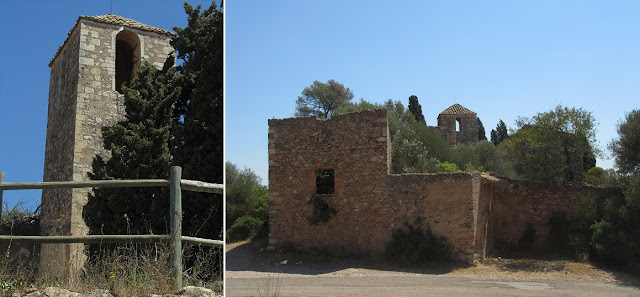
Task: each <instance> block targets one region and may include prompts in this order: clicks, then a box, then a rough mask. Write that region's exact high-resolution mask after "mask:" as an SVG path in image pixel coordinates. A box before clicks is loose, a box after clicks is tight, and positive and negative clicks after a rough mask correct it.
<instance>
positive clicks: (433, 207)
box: [269, 105, 610, 261]
mask: <svg viewBox="0 0 640 297" xmlns="http://www.w3.org/2000/svg"><path fill="white" fill-rule="evenodd" d="M453 108H455V105H454V106H453ZM448 111H451V110H450V109H447V110H445V112H443V114H441V115H440V121H439V122H440V125H443V126H444V127H448V128H450V127H451V125H452V124H451V121H453V120H456V121H460V122H461V125H460V126H463V125H464V124H465V123H467V122H468V123H469V124H470V123H471V118H473V120H474V121H475V113H472V112H469V111H468V110H466V109H458V110H457V111H458V112H462V114H455V115H451V114H449V112H448ZM454 111H455V110H454ZM474 124H475V123H474ZM473 127H476V126H475V125H473ZM388 131H389V128H388V123H387V111H386V110H374V111H363V112H359V113H351V114H344V115H338V116H334V117H332V118H331V119H329V120H319V119H316V118H312V117H310V118H288V119H272V120H269V224H270V234H269V242H270V244H273V245H276V246H285V247H286V246H290V247H295V248H297V249H301V250H321V251H325V252H331V253H335V254H355V255H379V254H382V253H383V251H384V248H385V244H386V243H387V242H388V241H389V240H390V239H391V234H392V231H393V230H394V229H397V228H402V227H403V224H404V222H408V223H410V224H420V225H421V226H422V227H426V226H427V225H428V226H429V227H430V228H431V229H432V231H433V232H434V233H435V234H436V235H438V236H441V235H444V236H446V237H447V242H448V243H449V244H450V245H451V246H452V247H453V252H454V254H455V256H456V257H457V258H459V259H461V260H464V261H473V260H475V259H478V258H483V257H485V256H486V255H488V254H491V253H492V252H493V251H499V250H504V249H511V248H514V247H518V246H522V245H523V240H522V239H523V238H527V236H528V242H525V243H524V244H527V245H529V248H536V249H542V248H546V247H549V243H550V240H549V238H554V240H553V242H555V243H560V244H563V245H565V246H567V245H569V244H577V243H579V242H578V241H579V240H578V239H576V238H577V237H576V236H575V234H573V233H571V230H573V229H572V226H575V211H576V207H577V205H578V204H579V203H578V202H579V200H580V199H581V198H582V197H586V196H589V195H592V196H594V197H604V196H606V195H609V194H610V193H609V192H608V191H610V189H601V188H594V187H589V186H584V185H578V184H546V183H541V182H528V181H516V180H509V179H506V178H500V177H497V176H495V175H492V174H489V173H480V172H458V173H438V174H391V173H390V168H391V166H390V165H391V162H392V161H393V160H391V153H390V152H391V140H390V137H389V132H388ZM465 131H466V130H463V129H461V131H460V132H459V134H456V139H458V137H459V138H460V139H465V140H469V141H471V140H470V139H471V138H472V136H471V134H467V133H466V132H465ZM475 131H476V134H475V135H476V137H477V129H476V130H475ZM469 133H471V132H469ZM312 198H314V199H317V198H320V199H322V200H323V201H324V202H325V203H326V204H327V206H328V207H330V208H333V209H334V210H335V213H334V214H333V216H329V217H328V219H327V220H326V221H324V222H320V223H317V224H312V223H311V221H310V218H312V217H313V213H314V204H313V203H312V201H311V199H312ZM554 217H556V218H564V219H563V220H564V221H563V220H558V219H556V220H555V221H560V222H565V223H566V224H565V225H566V226H565V227H566V228H565V229H562V230H567V231H566V232H564V233H563V234H557V233H554V232H552V231H551V230H552V228H550V222H554V220H553V219H552V218H554ZM554 230H555V229H554ZM527 234H528V235H527Z"/></svg>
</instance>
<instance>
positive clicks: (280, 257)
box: [226, 242, 467, 275]
mask: <svg viewBox="0 0 640 297" xmlns="http://www.w3.org/2000/svg"><path fill="white" fill-rule="evenodd" d="M265 246H266V245H265V244H262V243H261V242H258V243H255V242H240V243H234V244H227V251H226V263H227V267H226V271H255V272H268V273H273V272H277V273H287V274H299V275H319V274H330V273H333V272H338V271H343V270H347V269H349V268H358V269H371V270H381V271H394V272H410V273H417V274H434V275H437V274H446V273H449V272H451V271H452V270H454V269H457V268H461V267H467V266H466V265H465V264H462V263H448V262H444V263H443V262H440V263H433V264H430V265H429V266H425V267H402V266H399V265H395V264H393V263H389V262H388V261H385V260H384V259H382V258H353V257H335V256H330V255H325V254H320V253H303V252H297V251H288V250H276V251H264V250H263V251H261V247H265Z"/></svg>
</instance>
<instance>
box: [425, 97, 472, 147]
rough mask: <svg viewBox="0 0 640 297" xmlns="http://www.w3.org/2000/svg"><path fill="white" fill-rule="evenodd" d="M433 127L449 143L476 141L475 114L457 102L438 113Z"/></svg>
mask: <svg viewBox="0 0 640 297" xmlns="http://www.w3.org/2000/svg"><path fill="white" fill-rule="evenodd" d="M435 128H436V129H437V130H438V133H439V134H440V135H441V136H442V137H443V138H445V139H446V140H447V143H449V145H456V144H458V143H465V142H477V141H478V120H477V114H476V113H475V112H473V111H471V110H469V109H467V108H465V107H464V106H462V105H460V104H457V103H456V104H454V105H451V106H449V108H447V109H445V110H443V111H442V112H441V113H440V115H438V126H437V127H435Z"/></svg>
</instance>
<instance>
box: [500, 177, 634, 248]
mask: <svg viewBox="0 0 640 297" xmlns="http://www.w3.org/2000/svg"><path fill="white" fill-rule="evenodd" d="M620 195H622V193H621V190H620V189H619V188H600V187H594V186H589V185H586V184H556V183H544V182H533V181H518V180H509V179H501V181H500V182H499V183H497V184H496V185H494V186H493V205H492V213H491V225H492V237H493V243H494V246H495V249H496V250H498V251H504V250H528V249H538V250H540V249H543V250H553V249H557V248H562V247H563V246H564V247H565V248H566V247H567V245H572V246H576V245H577V246H580V245H584V244H585V242H584V241H585V240H586V238H584V237H583V235H581V234H577V233H575V231H576V216H577V207H578V205H579V204H580V201H581V200H582V199H585V198H589V197H593V198H595V199H597V200H603V199H605V198H607V197H613V196H620ZM554 216H555V217H556V220H560V221H562V220H563V218H564V220H565V222H566V224H562V225H565V226H556V228H555V230H554V233H552V232H551V229H550V227H551V224H552V223H551V222H550V221H551V220H552V217H554ZM527 229H529V231H527ZM560 229H564V230H560ZM525 233H529V235H526V234H525ZM559 233H567V234H566V235H567V237H566V238H564V236H561V237H557V236H556V235H562V234H559ZM531 235H533V236H531ZM527 237H530V238H527ZM562 241H566V242H562Z"/></svg>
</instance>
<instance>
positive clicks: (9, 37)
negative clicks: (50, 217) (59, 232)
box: [0, 0, 211, 209]
mask: <svg viewBox="0 0 640 297" xmlns="http://www.w3.org/2000/svg"><path fill="white" fill-rule="evenodd" d="M183 3H184V1H169V0H165V1H158V0H136V1H124V0H113V13H114V14H117V15H121V16H124V17H126V18H130V19H134V20H136V21H139V22H141V23H144V24H148V25H152V26H156V27H159V28H162V29H167V30H171V29H172V28H173V27H175V26H178V27H185V26H186V25H187V15H186V14H185V12H184V9H183ZM189 3H191V4H192V5H193V6H196V5H197V4H200V3H203V5H202V6H203V7H204V8H207V7H209V6H210V4H211V1H189ZM110 10H111V1H110V0H100V1H94V0H91V1H86V0H84V1H80V0H77V1H67V0H64V1H44V0H43V1H4V0H0V26H1V27H2V29H0V30H2V35H3V36H2V38H1V39H0V57H2V60H0V171H4V172H5V181H7V182H37V181H42V175H43V167H44V147H45V142H46V130H47V108H48V96H49V75H50V73H51V69H50V68H49V66H48V64H49V61H51V58H53V55H54V53H55V52H56V50H57V49H58V47H59V46H60V45H61V44H62V43H63V42H64V40H65V39H66V37H67V33H69V31H70V30H71V28H73V25H74V24H75V22H76V20H77V19H78V16H80V15H90V16H92V15H104V14H108V13H109V12H110ZM40 196H41V194H40V191H4V201H5V202H6V203H7V204H8V205H9V207H12V206H13V205H15V204H16V203H18V202H23V203H24V204H25V206H26V207H28V208H30V209H35V208H36V207H37V206H38V205H39V203H40Z"/></svg>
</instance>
